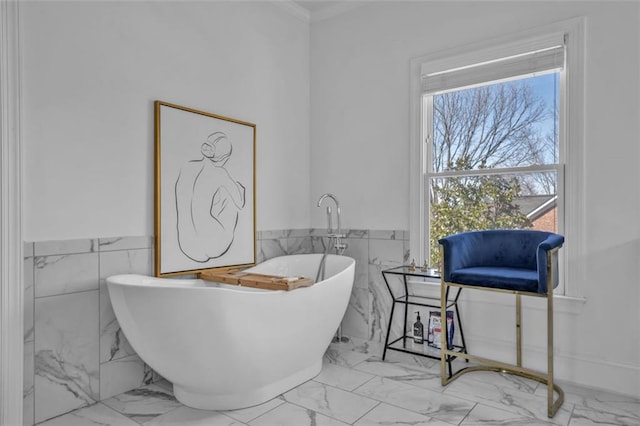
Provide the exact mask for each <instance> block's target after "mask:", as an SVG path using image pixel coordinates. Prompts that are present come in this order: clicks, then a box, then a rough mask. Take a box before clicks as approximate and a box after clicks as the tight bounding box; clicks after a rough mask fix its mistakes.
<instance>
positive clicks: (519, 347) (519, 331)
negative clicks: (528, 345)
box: [516, 293, 522, 367]
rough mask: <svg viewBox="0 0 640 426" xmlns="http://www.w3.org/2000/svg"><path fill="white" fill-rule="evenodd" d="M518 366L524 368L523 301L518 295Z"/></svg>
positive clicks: (518, 294) (517, 294)
mask: <svg viewBox="0 0 640 426" xmlns="http://www.w3.org/2000/svg"><path fill="white" fill-rule="evenodd" d="M516 365H517V366H518V367H522V299H521V296H520V293H516Z"/></svg>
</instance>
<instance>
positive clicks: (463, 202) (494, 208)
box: [429, 164, 531, 265]
mask: <svg viewBox="0 0 640 426" xmlns="http://www.w3.org/2000/svg"><path fill="white" fill-rule="evenodd" d="M457 167H462V168H464V166H463V164H457ZM520 193H521V186H520V183H519V182H518V180H517V179H516V178H513V177H511V178H510V177H506V176H502V175H484V176H465V177H459V178H447V179H439V180H436V181H433V182H432V185H431V197H432V198H431V235H430V237H431V238H430V242H429V243H430V259H429V263H430V264H431V265H437V264H438V262H439V260H438V259H439V257H440V249H439V245H438V239H440V238H442V237H444V236H447V235H451V234H456V233H458V232H464V231H472V230H483V229H523V228H529V227H531V221H530V220H529V219H528V218H527V216H526V215H524V214H523V213H521V212H520V211H519V209H518V206H517V205H516V204H514V199H515V198H516V197H518V196H519V195H520Z"/></svg>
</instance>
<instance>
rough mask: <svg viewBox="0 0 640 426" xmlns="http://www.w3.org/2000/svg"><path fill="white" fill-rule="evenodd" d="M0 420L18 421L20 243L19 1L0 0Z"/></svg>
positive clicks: (20, 409) (20, 345) (21, 345)
mask: <svg viewBox="0 0 640 426" xmlns="http://www.w3.org/2000/svg"><path fill="white" fill-rule="evenodd" d="M0 149H1V151H0V161H1V164H0V424H3V425H14V424H22V420H23V412H22V380H23V371H22V370H23V349H24V343H23V340H24V336H23V322H24V319H23V315H24V313H23V312H24V303H23V297H24V295H23V292H24V289H23V282H22V278H23V256H22V253H23V243H22V183H21V175H22V163H21V162H22V159H21V143H20V41H19V2H18V1H15V0H0Z"/></svg>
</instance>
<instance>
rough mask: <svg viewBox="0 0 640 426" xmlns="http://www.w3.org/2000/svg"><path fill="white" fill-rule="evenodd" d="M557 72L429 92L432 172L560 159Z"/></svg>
mask: <svg viewBox="0 0 640 426" xmlns="http://www.w3.org/2000/svg"><path fill="white" fill-rule="evenodd" d="M558 84H559V73H558V72H554V73H550V74H544V75H538V76H532V77H525V78H520V79H517V80H512V81H508V82H502V83H497V84H489V85H486V86H481V87H474V88H470V89H464V90H458V91H452V92H448V93H443V94H439V95H434V96H433V129H432V132H433V133H432V134H433V137H432V157H431V171H432V172H436V173H437V172H441V171H449V170H478V169H486V168H508V167H525V166H532V165H546V164H556V163H558V99H559V98H558Z"/></svg>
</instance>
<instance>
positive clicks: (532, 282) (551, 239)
mask: <svg viewBox="0 0 640 426" xmlns="http://www.w3.org/2000/svg"><path fill="white" fill-rule="evenodd" d="M438 242H439V243H440V247H441V262H442V265H441V292H442V293H441V310H442V315H444V312H445V306H446V304H447V299H448V295H449V287H459V288H461V289H462V288H465V289H467V288H468V289H473V290H489V291H494V292H502V293H511V294H515V296H516V363H515V364H508V363H503V362H499V361H495V360H491V359H487V358H481V357H477V356H475V355H471V354H469V353H463V354H460V353H454V352H452V351H450V350H448V349H445V350H442V351H441V368H442V370H441V376H442V385H443V386H445V385H446V384H448V383H449V382H450V381H452V380H455V379H456V378H457V377H459V376H460V375H461V374H464V373H467V372H472V371H478V370H492V371H506V372H509V373H512V374H516V375H519V376H523V377H527V378H530V379H534V380H537V381H539V382H541V383H544V384H545V385H546V386H547V414H548V416H549V417H553V416H554V415H555V413H556V411H557V410H558V408H560V406H561V405H562V403H563V401H564V393H563V391H562V389H560V387H558V386H557V385H555V384H554V382H553V289H554V288H555V287H557V285H558V250H559V249H560V247H562V245H563V243H564V237H563V236H562V235H558V234H554V233H551V232H543V231H535V230H487V231H472V232H463V233H460V234H456V235H451V236H448V237H445V238H442V239H440V240H439V241H438ZM522 295H524V296H536V297H544V298H546V299H547V372H546V373H541V372H538V371H535V370H531V369H528V368H524V367H523V366H522V332H521V318H522V315H521V310H522V307H521V298H520V297H521V296H522ZM442 339H443V340H442V341H443V342H446V339H447V336H446V330H445V332H444V333H442ZM442 347H446V345H445V346H442ZM450 356H458V357H461V358H463V359H466V360H467V361H468V360H472V361H476V362H477V363H479V364H481V365H480V366H472V367H466V368H463V369H461V370H459V371H458V372H456V373H455V374H453V375H449V376H447V375H446V370H445V364H446V360H447V357H450ZM554 390H555V391H556V392H557V393H558V398H557V399H556V400H555V402H554V398H553V396H554Z"/></svg>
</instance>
